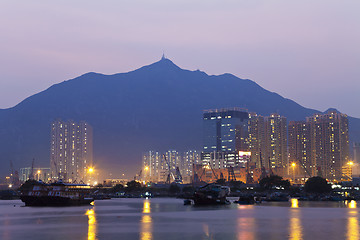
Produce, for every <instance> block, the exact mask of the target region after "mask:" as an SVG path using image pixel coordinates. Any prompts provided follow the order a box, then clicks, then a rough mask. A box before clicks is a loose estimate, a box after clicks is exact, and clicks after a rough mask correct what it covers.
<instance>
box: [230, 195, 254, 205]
mask: <svg viewBox="0 0 360 240" xmlns="http://www.w3.org/2000/svg"><path fill="white" fill-rule="evenodd" d="M234 203H238V204H241V205H252V204H255V198H254V197H253V196H240V197H239V199H238V200H237V201H234Z"/></svg>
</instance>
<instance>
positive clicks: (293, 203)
mask: <svg viewBox="0 0 360 240" xmlns="http://www.w3.org/2000/svg"><path fill="white" fill-rule="evenodd" d="M291 207H292V208H298V207H299V200H297V199H296V198H292V199H291Z"/></svg>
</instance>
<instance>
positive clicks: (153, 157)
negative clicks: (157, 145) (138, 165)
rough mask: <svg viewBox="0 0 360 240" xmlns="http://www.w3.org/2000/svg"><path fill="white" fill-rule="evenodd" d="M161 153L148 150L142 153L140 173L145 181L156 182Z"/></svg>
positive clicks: (160, 167)
mask: <svg viewBox="0 0 360 240" xmlns="http://www.w3.org/2000/svg"><path fill="white" fill-rule="evenodd" d="M161 163H162V155H161V154H160V153H159V152H157V151H148V152H146V153H145V154H144V155H143V168H142V171H143V173H142V175H143V179H144V180H146V181H151V182H157V181H158V178H159V171H160V170H161V169H162V166H161Z"/></svg>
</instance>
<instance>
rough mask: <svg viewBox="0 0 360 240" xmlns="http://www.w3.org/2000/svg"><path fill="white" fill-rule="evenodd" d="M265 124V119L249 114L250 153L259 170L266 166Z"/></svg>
mask: <svg viewBox="0 0 360 240" xmlns="http://www.w3.org/2000/svg"><path fill="white" fill-rule="evenodd" d="M264 124H265V122H264V117H263V116H260V115H257V114H256V113H250V114H249V151H250V152H251V162H252V163H255V165H256V167H257V168H261V167H264V166H265V162H264V160H265V159H264V157H265V125H264ZM260 157H261V159H260Z"/></svg>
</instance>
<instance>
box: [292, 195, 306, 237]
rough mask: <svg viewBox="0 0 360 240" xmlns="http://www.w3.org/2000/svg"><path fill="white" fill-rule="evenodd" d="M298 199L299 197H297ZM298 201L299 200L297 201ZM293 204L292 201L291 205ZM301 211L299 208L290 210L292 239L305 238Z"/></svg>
mask: <svg viewBox="0 0 360 240" xmlns="http://www.w3.org/2000/svg"><path fill="white" fill-rule="evenodd" d="M296 200H297V199H296ZM296 202H297V201H296ZM292 205H293V203H292V201H291V206H292ZM299 215H300V213H299V210H298V209H292V210H290V227H289V232H290V238H289V239H291V240H301V239H303V228H302V225H301V220H300V216H299Z"/></svg>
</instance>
